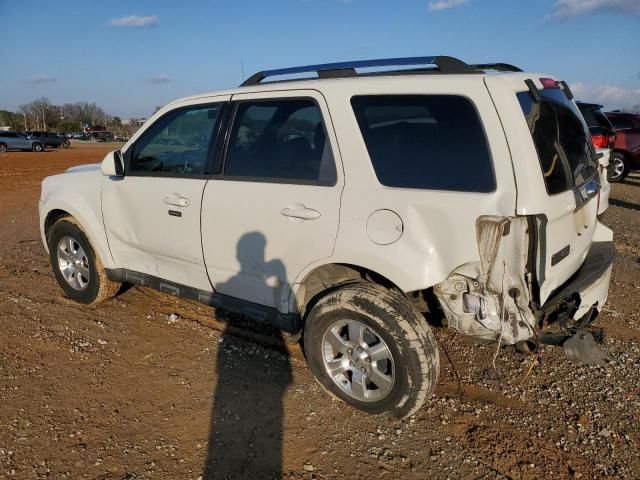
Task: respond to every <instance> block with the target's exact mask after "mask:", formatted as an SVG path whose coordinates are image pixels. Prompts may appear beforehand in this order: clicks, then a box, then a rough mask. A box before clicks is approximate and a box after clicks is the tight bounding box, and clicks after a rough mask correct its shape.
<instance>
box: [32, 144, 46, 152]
mask: <svg viewBox="0 0 640 480" xmlns="http://www.w3.org/2000/svg"><path fill="white" fill-rule="evenodd" d="M31 150H33V151H34V152H42V151H44V147H43V146H42V144H41V143H34V144H33V145H32V146H31Z"/></svg>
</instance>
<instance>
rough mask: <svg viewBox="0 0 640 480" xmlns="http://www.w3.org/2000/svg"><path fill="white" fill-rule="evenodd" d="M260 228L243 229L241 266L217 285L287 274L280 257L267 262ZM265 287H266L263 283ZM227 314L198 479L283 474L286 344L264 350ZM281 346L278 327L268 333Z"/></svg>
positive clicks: (230, 288)
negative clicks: (235, 330) (236, 332)
mask: <svg viewBox="0 0 640 480" xmlns="http://www.w3.org/2000/svg"><path fill="white" fill-rule="evenodd" d="M265 246H266V240H265V238H264V236H263V235H262V234H261V233H258V232H252V233H247V234H245V235H243V237H242V238H241V239H240V240H239V242H238V245H237V259H238V261H239V262H240V266H241V268H240V272H239V274H238V275H236V276H235V277H233V278H231V279H229V280H228V281H227V282H225V283H224V284H222V285H218V289H219V290H220V291H221V292H234V291H237V289H238V288H243V287H246V286H247V285H248V283H249V284H251V283H254V284H255V282H256V281H258V280H257V279H261V280H260V281H262V282H265V285H266V282H267V278H269V277H270V276H274V275H275V276H279V278H280V279H286V276H285V275H284V273H285V268H284V265H283V264H282V262H280V261H279V260H272V261H270V262H266V261H265V259H264V256H265ZM265 290H267V289H265ZM233 323H234V316H233V315H232V314H231V315H228V319H227V326H226V328H225V331H224V333H223V334H222V337H221V339H220V344H219V348H218V355H217V361H216V371H217V384H216V388H215V391H214V394H213V411H212V414H211V425H210V429H209V440H208V450H207V458H206V461H205V465H204V472H203V479H204V480H213V479H216V480H218V479H236V478H247V479H274V478H281V477H282V437H283V426H282V421H283V404H282V401H283V396H284V393H285V391H286V389H287V387H288V385H289V384H290V383H291V376H292V375H291V364H290V360H289V356H288V354H286V353H282V352H286V350H285V349H284V348H282V351H281V352H276V351H265V350H264V349H262V348H260V347H257V346H256V345H254V344H251V343H248V342H246V341H243V340H240V339H238V338H237V337H234V336H232V335H230V333H229V329H230V327H231V326H232V324H233ZM273 335H274V336H276V337H277V340H279V341H278V342H277V343H279V344H281V345H282V346H283V347H284V340H283V338H282V334H281V333H280V332H279V331H276V332H274V333H273Z"/></svg>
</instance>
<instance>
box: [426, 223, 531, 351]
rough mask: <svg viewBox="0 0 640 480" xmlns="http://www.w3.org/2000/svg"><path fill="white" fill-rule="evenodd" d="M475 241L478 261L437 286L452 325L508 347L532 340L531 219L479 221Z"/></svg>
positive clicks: (436, 292)
mask: <svg viewBox="0 0 640 480" xmlns="http://www.w3.org/2000/svg"><path fill="white" fill-rule="evenodd" d="M476 239H477V243H478V251H479V253H480V261H479V262H471V263H467V264H465V265H462V266H460V267H458V268H456V269H455V270H454V271H453V272H452V273H451V275H449V277H448V278H447V279H446V280H445V281H443V282H441V283H439V284H437V285H435V287H434V292H435V294H436V297H437V298H438V300H439V301H440V304H441V305H442V307H443V310H444V313H445V316H446V318H447V320H448V323H449V326H450V327H452V328H454V329H455V330H457V331H459V332H460V333H463V334H465V335H469V336H471V337H475V338H478V339H482V340H488V341H500V342H501V343H504V344H515V343H518V342H520V341H524V340H527V339H529V338H531V337H532V336H534V335H535V333H534V328H535V322H536V319H535V316H534V314H533V312H532V310H531V308H530V303H531V299H532V293H531V292H532V287H531V283H532V277H531V274H530V273H529V272H528V270H529V267H528V266H529V265H530V261H529V255H530V253H529V251H530V250H529V242H530V238H529V225H528V220H527V217H494V216H483V217H480V218H478V220H477V221H476Z"/></svg>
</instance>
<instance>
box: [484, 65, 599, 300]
mask: <svg viewBox="0 0 640 480" xmlns="http://www.w3.org/2000/svg"><path fill="white" fill-rule="evenodd" d="M521 77H522V76H515V77H511V78H510V79H509V80H504V79H500V78H497V79H496V78H492V77H487V78H486V80H485V81H486V83H487V86H488V87H489V90H490V92H491V94H492V97H493V98H494V100H495V102H496V106H497V107H498V113H499V114H500V115H501V118H502V120H503V125H504V127H505V131H506V133H507V139H508V141H509V144H510V148H511V151H512V161H513V163H514V175H515V177H516V182H517V186H518V200H517V213H518V214H519V215H534V216H535V218H536V221H537V223H538V229H537V230H538V235H537V237H538V239H537V268H536V276H537V279H538V285H539V302H540V303H541V304H544V302H545V301H546V300H547V299H548V298H549V296H550V295H551V294H552V293H553V292H554V290H556V289H557V288H558V287H560V286H561V285H562V284H564V283H565V282H566V281H567V280H568V279H569V278H570V277H571V276H572V275H573V274H574V273H575V272H576V271H577V270H578V268H579V267H580V266H581V265H582V263H583V261H584V259H585V257H586V255H587V253H588V251H589V248H590V247H591V244H592V242H593V240H594V235H595V231H596V225H597V211H598V195H599V189H600V183H599V176H598V167H597V161H596V159H595V150H594V149H593V145H592V143H591V137H590V134H589V130H588V128H587V126H586V124H585V123H584V120H583V119H582V116H581V114H580V112H579V110H578V108H577V106H576V105H575V103H574V102H573V101H572V100H570V99H569V98H568V96H567V95H566V94H565V91H564V90H563V89H562V88H560V87H559V85H557V86H553V87H551V88H543V86H542V83H541V82H540V81H538V80H537V79H534V82H535V84H537V91H538V95H539V101H537V99H536V98H535V94H532V93H531V92H530V91H529V89H528V88H527V85H526V84H525V83H524V81H525V80H526V78H525V77H522V78H521ZM549 80H550V79H549ZM549 80H548V81H547V85H548V84H550V83H551V81H549ZM509 103H510V105H509Z"/></svg>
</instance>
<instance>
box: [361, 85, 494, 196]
mask: <svg viewBox="0 0 640 480" xmlns="http://www.w3.org/2000/svg"><path fill="white" fill-rule="evenodd" d="M351 104H352V106H353V110H354V112H355V115H356V118H357V120H358V125H359V126H360V130H361V132H362V136H363V138H364V141H365V144H366V146H367V151H368V152H369V157H370V158H371V162H372V164H373V168H374V170H375V172H376V176H377V177H378V180H379V181H380V183H381V184H383V185H386V186H389V187H402V188H421V189H432V190H457V191H467V192H491V191H493V190H494V189H495V186H496V183H495V178H494V174H493V167H492V163H491V156H490V154H489V148H488V145H487V141H486V138H485V135H484V131H483V129H482V124H481V122H480V118H479V117H478V113H477V112H476V109H475V107H474V106H473V104H472V103H471V102H470V101H469V100H468V99H467V98H464V97H460V96H454V95H371V96H357V97H353V98H352V100H351Z"/></svg>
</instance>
